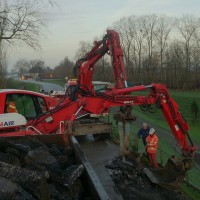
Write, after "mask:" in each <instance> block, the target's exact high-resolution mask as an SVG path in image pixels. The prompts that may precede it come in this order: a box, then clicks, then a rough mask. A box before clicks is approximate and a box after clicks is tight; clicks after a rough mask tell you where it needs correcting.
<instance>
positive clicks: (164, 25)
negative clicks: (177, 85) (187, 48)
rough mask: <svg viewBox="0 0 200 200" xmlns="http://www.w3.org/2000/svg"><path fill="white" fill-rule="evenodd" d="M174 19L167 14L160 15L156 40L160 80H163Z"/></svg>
mask: <svg viewBox="0 0 200 200" xmlns="http://www.w3.org/2000/svg"><path fill="white" fill-rule="evenodd" d="M173 21H174V19H173V18H171V17H167V16H165V15H162V16H159V17H158V22H157V27H156V40H157V43H158V49H159V54H160V80H161V81H163V56H164V51H165V49H166V46H167V42H168V38H169V34H170V32H171V30H172V26H173Z"/></svg>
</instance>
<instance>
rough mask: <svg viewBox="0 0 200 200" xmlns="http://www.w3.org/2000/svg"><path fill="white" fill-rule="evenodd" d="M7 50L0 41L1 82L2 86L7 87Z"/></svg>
mask: <svg viewBox="0 0 200 200" xmlns="http://www.w3.org/2000/svg"><path fill="white" fill-rule="evenodd" d="M6 61H7V60H6V51H4V49H3V45H2V44H1V42H0V83H1V88H4V87H5V81H6V74H7V62H6Z"/></svg>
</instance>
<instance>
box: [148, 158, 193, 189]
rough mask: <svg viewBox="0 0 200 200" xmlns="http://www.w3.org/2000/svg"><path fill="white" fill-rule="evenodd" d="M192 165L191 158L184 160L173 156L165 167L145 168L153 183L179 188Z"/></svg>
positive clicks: (169, 187)
mask: <svg viewBox="0 0 200 200" xmlns="http://www.w3.org/2000/svg"><path fill="white" fill-rule="evenodd" d="M191 166H192V160H191V159H184V160H182V159H179V158H177V157H174V156H172V157H171V158H169V159H168V161H167V163H166V165H165V166H164V167H162V168H158V169H152V168H145V169H144V170H145V173H146V174H147V176H148V177H149V179H150V180H151V182H152V183H155V184H158V185H160V186H161V187H164V188H167V189H171V190H177V189H178V188H179V186H180V183H181V182H182V181H183V180H184V178H185V176H186V174H187V171H188V170H189V169H190V168H191Z"/></svg>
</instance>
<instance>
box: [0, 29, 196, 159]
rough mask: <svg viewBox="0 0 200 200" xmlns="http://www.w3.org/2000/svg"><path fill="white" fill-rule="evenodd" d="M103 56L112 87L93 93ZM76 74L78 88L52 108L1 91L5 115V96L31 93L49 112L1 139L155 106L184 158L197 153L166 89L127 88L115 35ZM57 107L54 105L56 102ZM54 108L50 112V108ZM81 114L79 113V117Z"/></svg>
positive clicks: (111, 33)
mask: <svg viewBox="0 0 200 200" xmlns="http://www.w3.org/2000/svg"><path fill="white" fill-rule="evenodd" d="M106 53H108V54H109V55H110V56H111V63H112V67H113V71H114V78H115V86H114V87H113V88H108V89H106V90H105V91H103V92H95V90H94V88H93V84H92V76H93V73H94V69H95V67H94V65H95V63H96V62H97V61H98V60H99V59H100V58H101V57H102V56H104V55H105V54H106ZM75 73H76V75H77V77H78V80H77V83H78V84H77V86H76V88H75V89H74V90H73V92H72V93H71V94H70V96H66V97H65V98H64V100H63V101H62V102H61V103H59V105H57V106H56V107H55V105H54V102H52V101H51V99H49V97H47V96H45V95H41V94H37V93H33V92H26V91H23V92H22V91H12V90H11V91H1V92H0V105H1V107H0V113H5V105H6V95H8V94H9V93H15V92H22V93H24V94H26V93H28V94H33V95H35V96H40V97H42V98H44V99H45V102H46V104H47V105H49V106H48V110H47V111H46V112H44V113H40V114H38V115H36V116H35V117H33V118H30V119H28V123H27V125H26V129H23V130H21V129H19V130H18V131H16V130H15V131H10V132H5V131H4V130H2V131H1V129H0V131H1V134H0V136H1V137H10V136H24V135H35V134H55V133H57V134H68V132H67V130H68V129H69V127H71V126H72V124H73V121H75V120H76V119H77V118H81V117H84V116H85V115H103V114H104V113H108V112H109V108H110V107H114V106H124V105H131V106H140V107H141V109H142V110H146V111H151V106H152V105H154V106H155V107H156V108H157V109H161V110H162V112H163V115H164V117H165V119H166V121H167V122H168V124H169V126H170V128H171V130H172V133H173V135H174V137H175V139H176V140H177V143H178V144H179V146H180V148H181V149H182V152H183V153H184V155H186V156H187V155H191V154H193V152H194V151H195V150H196V147H195V146H194V145H193V143H192V141H191V139H190V137H189V135H188V131H189V127H188V124H187V123H186V122H185V120H184V119H183V118H182V116H181V114H180V113H179V111H178V105H177V104H176V102H175V101H174V100H173V99H172V98H171V97H170V95H169V93H168V91H167V88H166V86H165V85H162V84H151V85H148V86H144V85H141V86H133V87H127V78H126V73H125V67H124V62H123V52H122V49H121V47H120V41H119V36H118V33H117V32H115V31H114V30H108V31H107V34H106V35H105V36H104V38H103V40H101V41H98V42H95V43H94V47H93V49H92V50H91V51H90V52H89V53H87V54H86V55H85V57H84V58H82V59H80V60H78V61H77V63H76V66H75ZM144 90H149V91H150V92H149V94H148V95H147V96H142V95H141V96H138V95H134V92H137V91H144ZM55 104H56V103H55ZM52 107H54V108H53V109H50V108H52ZM80 113H81V114H80Z"/></svg>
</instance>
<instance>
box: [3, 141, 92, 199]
mask: <svg viewBox="0 0 200 200" xmlns="http://www.w3.org/2000/svg"><path fill="white" fill-rule="evenodd" d="M83 170H84V167H83V166H82V165H79V164H77V163H76V162H75V159H74V155H73V150H72V149H71V148H67V149H65V148H62V147H60V146H57V145H55V144H52V145H45V144H44V143H41V142H40V141H38V140H35V139H27V138H26V139H17V140H10V139H0V199H1V200H11V199H12V200H22V199H23V200H37V199H42V200H68V199H77V200H79V199H80V200H82V199H90V198H89V197H88V195H87V192H86V190H85V188H84V186H83V183H82V180H81V178H80V177H81V175H82V173H83Z"/></svg>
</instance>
